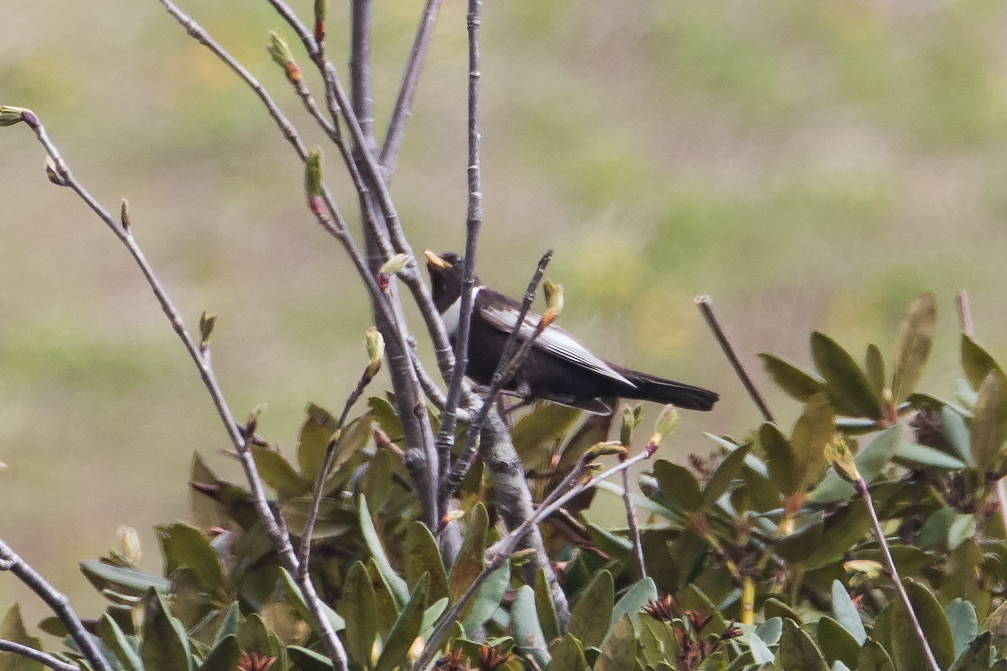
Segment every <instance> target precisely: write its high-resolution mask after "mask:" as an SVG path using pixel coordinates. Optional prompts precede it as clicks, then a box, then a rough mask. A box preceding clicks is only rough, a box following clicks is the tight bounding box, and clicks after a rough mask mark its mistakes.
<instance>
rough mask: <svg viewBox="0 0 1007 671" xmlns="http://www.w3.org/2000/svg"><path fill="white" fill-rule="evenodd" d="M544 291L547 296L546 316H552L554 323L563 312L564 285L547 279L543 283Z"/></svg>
mask: <svg viewBox="0 0 1007 671" xmlns="http://www.w3.org/2000/svg"><path fill="white" fill-rule="evenodd" d="M542 291H543V293H544V294H545V310H546V314H547V315H550V317H551V319H550V321H552V320H554V319H556V317H559V313H561V312H563V285H562V284H555V283H553V281H552V280H549V279H547V280H546V281H545V282H543V283H542Z"/></svg>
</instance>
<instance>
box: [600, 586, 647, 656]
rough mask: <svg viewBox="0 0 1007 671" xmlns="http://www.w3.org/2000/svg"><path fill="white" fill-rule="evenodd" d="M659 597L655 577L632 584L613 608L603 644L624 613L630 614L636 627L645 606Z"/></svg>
mask: <svg viewBox="0 0 1007 671" xmlns="http://www.w3.org/2000/svg"><path fill="white" fill-rule="evenodd" d="M657 599H658V594H657V585H656V584H654V579H653V578H644V579H643V580H638V581H636V582H635V583H633V584H632V585H630V587H629V589H628V590H626V593H625V594H623V595H622V598H621V599H619V601H618V602H616V604H615V607H614V608H613V609H612V617H611V618H609V626H608V631H607V632H606V634H605V639H603V642H602V645H604V640H607V639H608V637H609V636H611V635H612V632H613V631H614V630H615V625H616V623H617V622H618V621H619V619H620V618H621V617H622V616H623V615H629V618H630V620H631V621H632V622H633V626H634V627H635V626H636V624H637V621H638V620H639V618H640V612H641V611H642V610H643V607H644V606H646V605H647V604H648V603H650V602H651V601H657Z"/></svg>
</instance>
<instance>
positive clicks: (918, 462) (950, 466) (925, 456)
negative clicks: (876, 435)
mask: <svg viewBox="0 0 1007 671" xmlns="http://www.w3.org/2000/svg"><path fill="white" fill-rule="evenodd" d="M895 459H896V460H897V461H900V462H905V463H908V464H910V465H913V466H916V467H923V468H942V469H945V470H948V471H960V470H961V469H963V468H965V462H964V461H962V460H961V459H956V458H954V457H952V456H951V455H950V454H948V453H946V452H941V451H940V450H935V449H934V448H932V447H927V446H926V445H917V444H916V443H905V442H903V443H899V446H898V449H896V450H895Z"/></svg>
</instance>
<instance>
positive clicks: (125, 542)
mask: <svg viewBox="0 0 1007 671" xmlns="http://www.w3.org/2000/svg"><path fill="white" fill-rule="evenodd" d="M116 534H117V535H118V536H119V539H120V540H121V541H122V554H123V556H124V557H126V559H128V560H129V561H130V562H132V563H133V564H138V563H139V562H140V557H141V555H142V553H141V552H140V535H139V534H138V533H136V529H134V528H133V527H131V526H128V525H126V524H123V525H122V526H120V527H119V528H118V529H116Z"/></svg>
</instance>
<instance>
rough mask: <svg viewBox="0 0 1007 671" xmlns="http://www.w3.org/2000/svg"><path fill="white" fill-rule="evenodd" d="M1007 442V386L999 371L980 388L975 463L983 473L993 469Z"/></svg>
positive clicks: (973, 436)
mask: <svg viewBox="0 0 1007 671" xmlns="http://www.w3.org/2000/svg"><path fill="white" fill-rule="evenodd" d="M1005 440H1007V384H1005V381H1004V377H1003V374H1002V373H1000V372H999V371H997V372H991V373H990V374H989V375H987V376H986V379H984V380H983V381H982V384H980V385H979V398H978V399H977V400H976V408H975V411H974V412H973V414H972V432H971V444H972V461H973V462H974V463H975V465H976V469H977V470H978V471H979V472H980V473H986V472H987V471H989V470H991V469H993V468H994V467H995V466H996V464H997V462H998V461H999V459H1000V457H1001V453H1002V450H1003V445H1004V441H1005Z"/></svg>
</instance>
